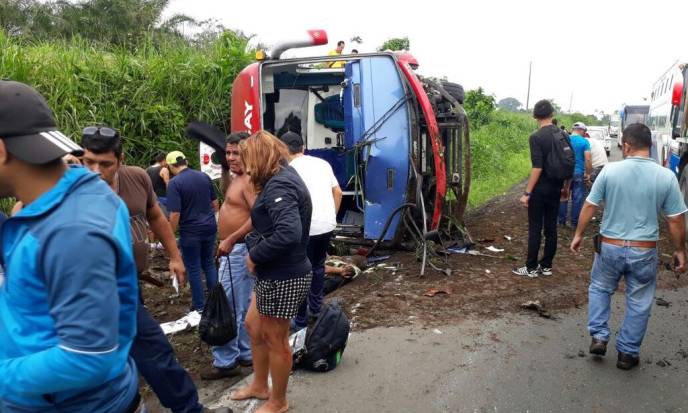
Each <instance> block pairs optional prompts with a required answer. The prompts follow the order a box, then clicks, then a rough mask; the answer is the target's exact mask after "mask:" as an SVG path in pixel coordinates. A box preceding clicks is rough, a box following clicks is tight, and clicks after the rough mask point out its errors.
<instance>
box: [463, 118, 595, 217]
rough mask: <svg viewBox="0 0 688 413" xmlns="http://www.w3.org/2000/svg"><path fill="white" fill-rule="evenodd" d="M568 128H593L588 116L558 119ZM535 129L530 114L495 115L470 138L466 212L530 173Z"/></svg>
mask: <svg viewBox="0 0 688 413" xmlns="http://www.w3.org/2000/svg"><path fill="white" fill-rule="evenodd" d="M557 119H559V121H560V124H563V125H566V126H567V128H570V127H571V125H572V124H573V123H575V122H578V121H582V122H586V123H587V124H594V122H593V119H592V118H591V117H590V116H583V115H580V114H572V115H557ZM536 129H537V123H536V122H535V120H534V119H533V118H532V116H531V115H530V114H527V113H511V112H504V111H496V112H494V113H492V114H491V117H490V121H489V122H488V123H487V124H485V125H484V126H481V127H480V128H478V129H477V130H476V131H474V132H473V133H472V134H471V149H472V150H473V176H472V181H471V192H470V195H469V198H468V205H469V208H475V207H478V206H480V205H482V204H484V203H485V202H487V201H488V200H490V199H491V198H493V197H495V196H498V195H501V194H502V193H504V192H505V191H506V190H508V189H509V188H511V187H512V186H513V185H514V184H516V183H518V182H521V181H522V180H524V179H526V178H527V177H528V174H529V173H530V167H531V164H530V149H529V147H528V137H529V136H530V134H531V133H533V131H535V130H536Z"/></svg>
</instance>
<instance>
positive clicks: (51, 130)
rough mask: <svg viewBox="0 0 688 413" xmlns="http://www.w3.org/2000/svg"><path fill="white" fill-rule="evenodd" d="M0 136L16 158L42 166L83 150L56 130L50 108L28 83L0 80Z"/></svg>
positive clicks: (82, 152) (80, 152)
mask: <svg viewBox="0 0 688 413" xmlns="http://www.w3.org/2000/svg"><path fill="white" fill-rule="evenodd" d="M0 139H2V141H3V142H4V143H5V147H6V148H7V151H8V152H9V153H11V154H12V155H13V156H15V157H16V158H19V159H21V160H22V161H24V162H28V163H30V164H34V165H43V164H46V163H48V162H51V161H54V160H55V159H58V158H62V157H63V156H64V155H67V154H72V155H75V156H81V155H83V154H84V150H83V149H82V148H81V147H80V146H79V145H77V144H76V142H74V141H73V140H71V139H69V138H68V137H67V136H65V135H64V134H63V133H62V132H60V131H59V130H58V129H57V125H56V123H55V118H54V117H53V111H52V110H51V109H50V108H49V107H48V103H47V102H46V101H45V98H44V97H43V96H41V94H40V93H38V92H37V91H36V90H35V89H33V88H32V87H31V86H28V85H25V84H24V83H20V82H15V81H12V80H0Z"/></svg>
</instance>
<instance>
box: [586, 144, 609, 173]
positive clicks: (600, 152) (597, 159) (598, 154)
mask: <svg viewBox="0 0 688 413" xmlns="http://www.w3.org/2000/svg"><path fill="white" fill-rule="evenodd" d="M588 142H590V156H591V161H592V168H593V169H595V168H599V167H600V166H605V165H606V164H607V162H608V160H607V151H605V150H604V144H603V143H602V142H600V140H599V139H588Z"/></svg>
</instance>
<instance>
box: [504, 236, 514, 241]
mask: <svg viewBox="0 0 688 413" xmlns="http://www.w3.org/2000/svg"><path fill="white" fill-rule="evenodd" d="M504 239H505V240H507V241H509V242H511V240H512V239H513V238H511V236H510V235H505V236H504Z"/></svg>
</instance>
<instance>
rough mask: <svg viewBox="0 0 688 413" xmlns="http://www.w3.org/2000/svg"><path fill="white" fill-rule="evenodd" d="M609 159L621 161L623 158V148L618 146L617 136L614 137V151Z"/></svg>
mask: <svg viewBox="0 0 688 413" xmlns="http://www.w3.org/2000/svg"><path fill="white" fill-rule="evenodd" d="M608 159H609V161H610V162H615V161H620V160H621V159H623V157H622V155H621V149H619V147H618V146H616V138H612V152H611V155H610V156H609V158H608Z"/></svg>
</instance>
